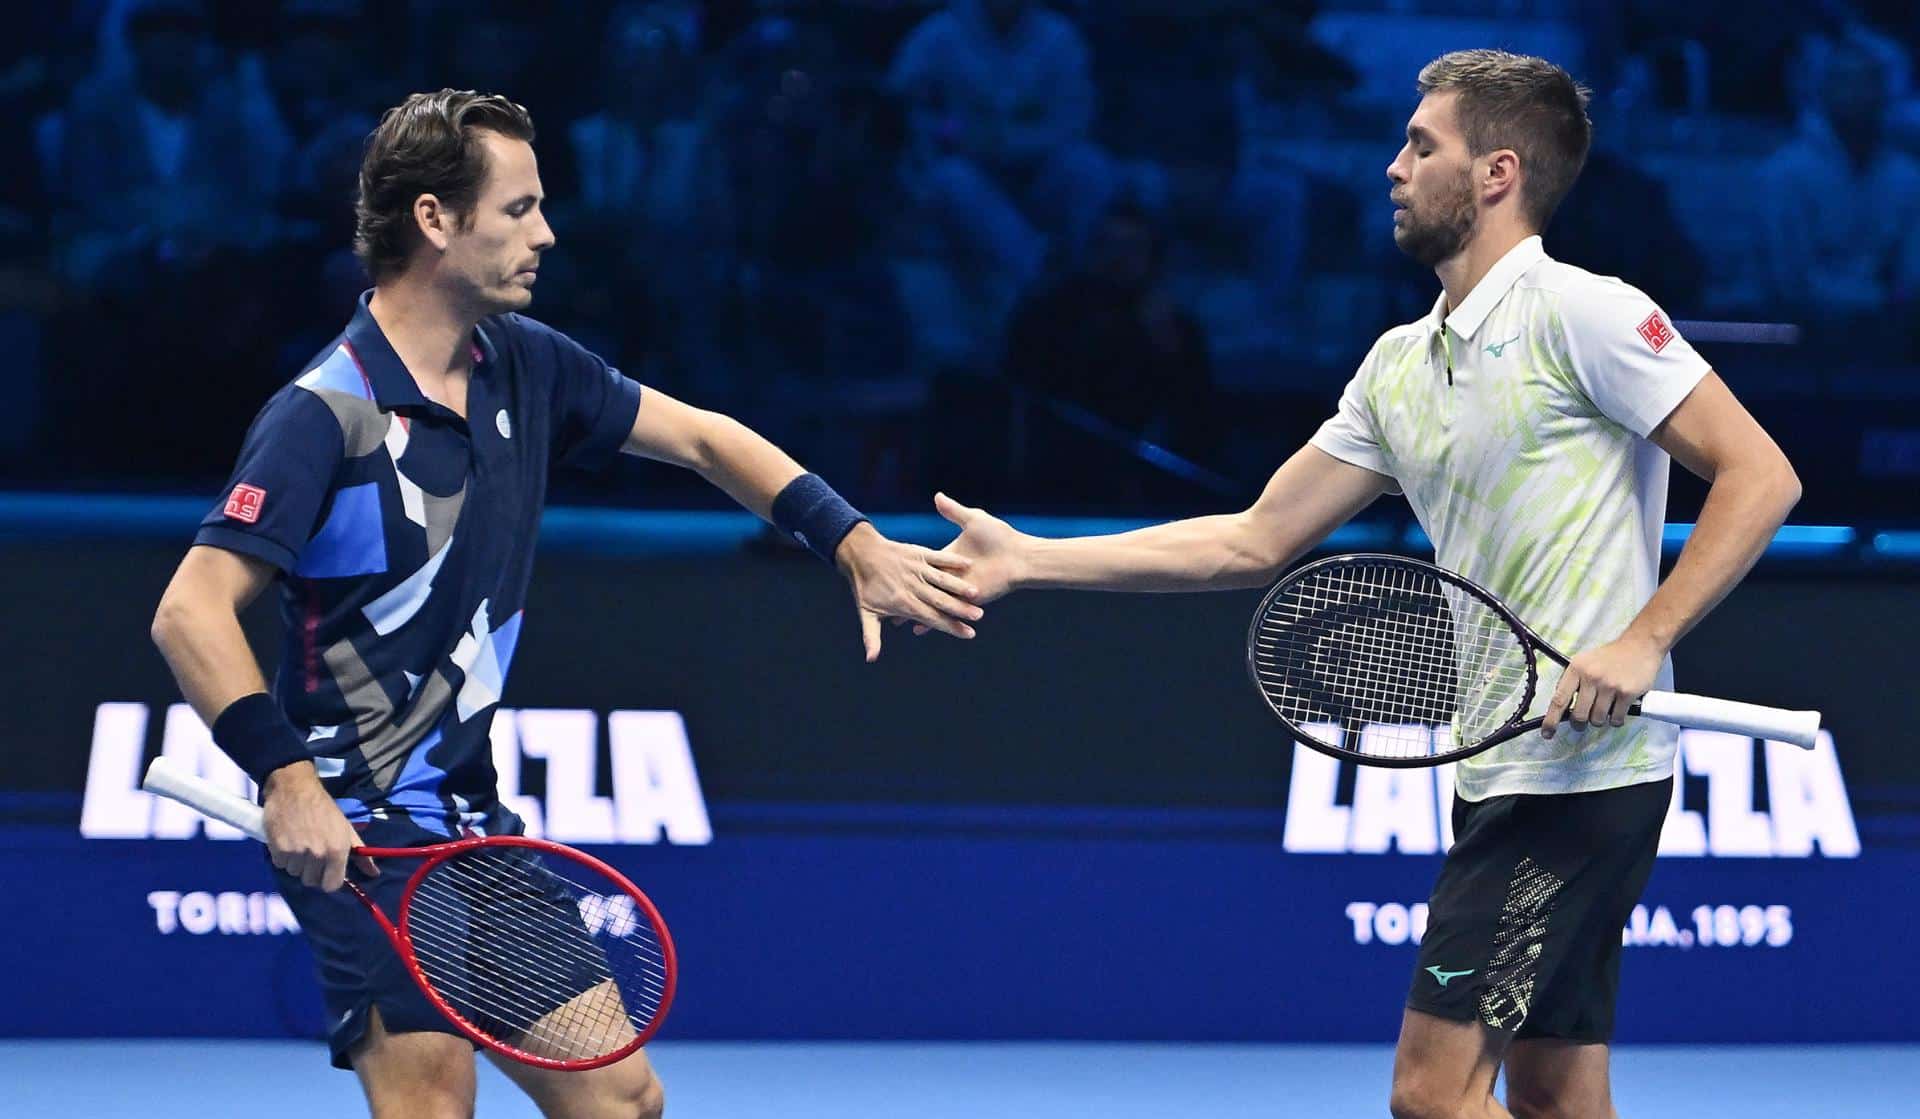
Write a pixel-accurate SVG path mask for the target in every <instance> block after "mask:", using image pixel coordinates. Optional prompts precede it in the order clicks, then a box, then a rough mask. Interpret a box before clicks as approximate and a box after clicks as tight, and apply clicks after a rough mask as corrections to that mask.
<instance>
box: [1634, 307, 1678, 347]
mask: <svg viewBox="0 0 1920 1119" xmlns="http://www.w3.org/2000/svg"><path fill="white" fill-rule="evenodd" d="M1634 329H1635V330H1637V331H1639V332H1640V337H1642V338H1644V339H1646V340H1647V345H1649V346H1652V347H1653V352H1654V353H1656V354H1657V353H1659V352H1660V351H1661V350H1664V349H1666V348H1667V343H1668V342H1671V341H1673V339H1674V337H1675V336H1674V333H1673V328H1672V327H1670V326H1668V325H1667V318H1666V316H1665V315H1662V314H1661V313H1660V312H1658V311H1655V312H1654V313H1653V314H1651V315H1648V316H1647V317H1646V318H1645V319H1644V320H1642V321H1641V323H1640V325H1639V326H1637V327H1635V328H1634Z"/></svg>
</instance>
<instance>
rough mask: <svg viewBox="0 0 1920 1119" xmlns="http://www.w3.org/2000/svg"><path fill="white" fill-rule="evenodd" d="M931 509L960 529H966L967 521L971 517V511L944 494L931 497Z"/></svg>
mask: <svg viewBox="0 0 1920 1119" xmlns="http://www.w3.org/2000/svg"><path fill="white" fill-rule="evenodd" d="M933 508H934V511H935V512H937V513H939V514H940V515H941V516H943V517H945V518H946V519H947V520H949V521H951V522H953V523H954V524H956V525H959V526H960V527H961V528H965V527H967V520H968V518H969V517H971V516H972V515H973V510H971V509H969V508H967V507H966V506H964V505H962V504H960V503H959V502H958V501H955V500H954V499H953V498H951V497H948V496H947V495H946V494H944V493H936V494H934V495H933Z"/></svg>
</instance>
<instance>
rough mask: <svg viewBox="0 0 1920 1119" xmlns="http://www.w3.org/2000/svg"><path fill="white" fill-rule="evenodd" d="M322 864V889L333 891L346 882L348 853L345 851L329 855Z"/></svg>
mask: <svg viewBox="0 0 1920 1119" xmlns="http://www.w3.org/2000/svg"><path fill="white" fill-rule="evenodd" d="M321 866H322V867H323V868H324V869H323V871H322V873H321V875H320V888H321V889H323V890H325V891H327V892H328V893H332V892H333V891H335V890H337V889H339V888H340V887H341V886H343V885H345V884H346V881H347V853H346V852H345V851H341V852H338V853H336V854H330V855H328V856H327V858H326V861H325V862H324V863H322V864H321Z"/></svg>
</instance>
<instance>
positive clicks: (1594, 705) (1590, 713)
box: [1567, 680, 1613, 727]
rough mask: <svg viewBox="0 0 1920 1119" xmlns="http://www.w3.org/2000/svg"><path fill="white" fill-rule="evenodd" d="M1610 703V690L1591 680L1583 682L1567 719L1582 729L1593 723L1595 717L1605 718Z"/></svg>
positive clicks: (1611, 694)
mask: <svg viewBox="0 0 1920 1119" xmlns="http://www.w3.org/2000/svg"><path fill="white" fill-rule="evenodd" d="M1612 702H1613V693H1612V691H1611V690H1609V689H1608V688H1606V687H1604V686H1602V685H1599V684H1596V683H1594V682H1593V681H1592V680H1588V681H1585V682H1584V683H1583V684H1582V685H1581V688H1580V694H1579V695H1576V696H1575V697H1574V699H1573V710H1572V711H1569V712H1567V718H1568V719H1571V720H1572V721H1573V722H1574V723H1575V724H1576V725H1578V726H1582V727H1584V726H1586V725H1587V724H1588V723H1591V722H1593V720H1594V716H1595V715H1598V716H1599V717H1600V718H1602V719H1604V718H1606V717H1607V707H1608V706H1609V705H1610V704H1611V703H1612Z"/></svg>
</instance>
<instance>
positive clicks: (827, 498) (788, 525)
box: [773, 474, 867, 563]
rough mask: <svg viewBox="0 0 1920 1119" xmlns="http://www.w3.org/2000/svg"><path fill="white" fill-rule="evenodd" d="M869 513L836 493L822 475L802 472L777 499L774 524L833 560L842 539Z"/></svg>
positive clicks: (774, 501) (816, 553) (829, 559)
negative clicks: (863, 511)
mask: <svg viewBox="0 0 1920 1119" xmlns="http://www.w3.org/2000/svg"><path fill="white" fill-rule="evenodd" d="M866 519H867V518H866V516H865V515H864V514H862V513H861V512H860V510H858V509H855V508H854V507H853V506H851V505H848V504H847V502H846V499H845V498H843V497H841V496H840V495H839V494H837V493H835V492H833V487H832V486H829V485H827V483H826V481H825V480H823V479H822V478H821V477H820V476H819V475H818V474H802V475H800V476H799V477H798V478H795V479H794V480H793V481H791V482H788V483H787V485H786V488H785V489H783V490H781V491H780V495H779V496H778V497H775V498H774V499H773V524H774V527H775V528H778V529H779V530H780V531H781V532H784V533H786V534H787V535H789V536H791V537H793V538H794V539H795V540H798V541H799V542H800V543H801V544H803V545H805V546H806V547H808V548H810V549H812V551H813V554H814V555H816V556H819V557H820V558H821V559H823V560H826V561H827V562H828V563H832V562H833V553H834V551H835V549H837V548H839V547H840V541H842V540H845V539H846V538H847V533H849V532H852V531H853V529H854V526H855V525H857V524H859V523H860V522H861V521H864V520H866Z"/></svg>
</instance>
